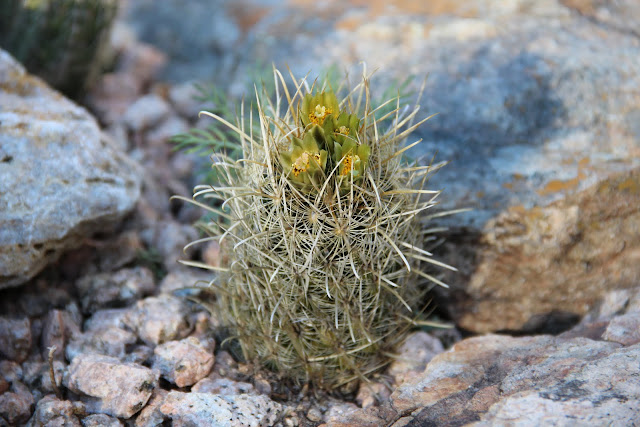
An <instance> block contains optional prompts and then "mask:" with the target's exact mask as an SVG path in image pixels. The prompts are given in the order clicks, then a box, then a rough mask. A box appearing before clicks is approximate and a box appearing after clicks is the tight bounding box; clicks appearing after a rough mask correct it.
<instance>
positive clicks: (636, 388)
mask: <svg viewBox="0 0 640 427" xmlns="http://www.w3.org/2000/svg"><path fill="white" fill-rule="evenodd" d="M638 363H640V346H638V345H635V346H633V347H628V348H624V349H619V350H617V351H614V352H612V353H611V354H609V355H608V356H606V357H603V358H600V359H599V360H596V361H594V362H593V363H590V364H588V365H587V366H585V367H584V369H580V370H578V371H577V372H572V373H570V374H569V375H567V376H566V377H565V378H562V379H561V380H560V381H558V382H557V383H556V384H554V385H553V386H552V387H548V388H544V389H542V390H536V389H535V388H534V389H533V390H526V391H520V392H518V393H514V394H513V395H511V396H509V397H507V398H504V399H502V400H501V401H500V402H498V403H496V404H495V405H493V406H492V407H491V408H490V409H489V411H488V412H487V413H486V414H485V415H484V416H482V418H481V420H480V421H479V422H477V423H474V424H473V425H474V426H492V425H497V424H502V423H513V424H518V423H522V422H527V423H531V424H540V423H545V424H547V423H548V424H552V425H560V424H572V425H604V424H618V425H632V424H633V423H634V422H635V420H637V419H638V417H639V416H640V409H639V408H640V406H639V403H640V381H639V380H638V379H637V378H634V377H633V376H628V375H626V373H627V372H633V370H634V369H637V366H638Z"/></svg>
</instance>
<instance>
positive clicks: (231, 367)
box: [213, 350, 240, 379]
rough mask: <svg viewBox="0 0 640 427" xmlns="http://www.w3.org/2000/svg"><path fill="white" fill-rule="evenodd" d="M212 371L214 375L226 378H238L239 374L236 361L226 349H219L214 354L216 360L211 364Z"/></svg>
mask: <svg viewBox="0 0 640 427" xmlns="http://www.w3.org/2000/svg"><path fill="white" fill-rule="evenodd" d="M213 372H214V373H215V374H216V375H219V376H221V377H226V378H235V379H238V378H239V377H240V374H239V372H238V363H237V362H236V361H235V359H234V358H233V356H231V354H229V352H228V351H225V350H219V351H218V353H217V354H216V361H215V363H214V365H213Z"/></svg>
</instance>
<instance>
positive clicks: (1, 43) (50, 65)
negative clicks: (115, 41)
mask: <svg viewBox="0 0 640 427" xmlns="http://www.w3.org/2000/svg"><path fill="white" fill-rule="evenodd" d="M117 9H118V0H3V1H2V2H1V4H0V47H2V48H3V49H5V50H7V51H8V52H9V53H11V54H12V55H13V56H14V57H15V58H16V59H17V60H18V61H20V62H21V63H22V64H24V66H25V67H26V68H27V69H28V70H29V71H30V72H31V73H33V74H36V75H38V76H40V77H42V78H43V79H44V80H46V81H47V82H48V83H49V84H50V85H51V86H53V87H55V88H56V89H59V90H60V91H62V92H64V93H65V94H66V95H68V96H71V97H76V96H78V95H80V94H81V93H82V92H83V90H84V89H86V87H87V85H88V84H89V83H90V82H91V81H92V80H93V79H94V78H95V77H96V76H97V75H98V73H99V71H100V67H101V62H102V60H103V59H104V58H103V57H104V56H105V55H104V51H105V48H106V46H107V45H108V43H107V42H108V38H109V34H110V30H111V26H112V23H113V20H114V18H115V16H116V13H117Z"/></svg>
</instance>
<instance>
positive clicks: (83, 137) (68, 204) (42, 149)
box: [0, 51, 140, 288]
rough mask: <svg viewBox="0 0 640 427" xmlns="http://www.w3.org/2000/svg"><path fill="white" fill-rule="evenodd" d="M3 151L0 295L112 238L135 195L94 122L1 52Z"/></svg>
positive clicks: (120, 159) (129, 166) (127, 168)
mask: <svg viewBox="0 0 640 427" xmlns="http://www.w3.org/2000/svg"><path fill="white" fill-rule="evenodd" d="M0 147H2V148H0V182H2V183H3V186H2V190H0V230H2V231H0V288H5V287H8V286H16V285H20V284H22V283H24V282H26V281H27V280H29V279H30V278H31V277H33V276H34V275H36V274H37V273H38V272H39V271H40V270H42V268H44V267H45V266H46V265H47V264H48V263H50V262H52V261H54V260H56V259H58V258H59V256H60V255H61V254H62V253H63V252H64V251H65V250H67V249H69V248H72V247H74V246H79V244H80V242H81V241H82V240H83V239H84V238H86V237H88V236H90V235H91V234H93V233H95V232H97V231H103V232H107V231H109V230H110V229H111V228H112V227H113V226H114V225H115V224H117V223H118V222H119V221H120V220H121V218H122V217H123V216H124V215H126V214H127V213H128V212H129V211H130V210H131V209H132V208H133V207H134V205H135V203H136V201H137V199H138V197H139V195H140V183H139V178H138V176H139V173H137V172H136V168H137V167H136V165H135V164H134V163H133V162H132V161H131V160H130V159H128V158H127V156H126V155H125V154H123V153H121V152H119V151H117V150H116V149H114V147H112V146H111V145H109V144H108V143H107V142H105V141H104V140H102V139H101V134H100V130H99V128H98V125H97V123H96V122H95V120H94V119H93V118H92V117H91V116H90V115H89V114H88V113H87V112H86V111H85V110H84V109H83V108H81V107H78V106H77V105H75V104H73V103H72V102H71V101H69V100H67V99H65V98H63V97H62V96H61V95H59V94H58V93H57V92H55V91H53V90H51V89H49V88H48V87H47V86H46V85H45V84H44V83H43V82H42V81H41V80H39V79H37V78H35V77H32V76H30V75H28V74H26V73H25V71H24V69H23V68H22V67H21V66H20V65H19V64H18V63H16V62H15V61H14V60H13V59H12V58H11V57H10V56H9V55H8V54H7V53H5V52H4V51H0ZM87 195H91V196H90V197H88V196H87Z"/></svg>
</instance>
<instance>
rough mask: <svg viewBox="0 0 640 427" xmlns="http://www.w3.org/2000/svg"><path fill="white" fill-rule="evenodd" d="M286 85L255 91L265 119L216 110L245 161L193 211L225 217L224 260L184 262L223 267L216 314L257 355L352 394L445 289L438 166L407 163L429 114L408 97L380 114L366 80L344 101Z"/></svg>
mask: <svg viewBox="0 0 640 427" xmlns="http://www.w3.org/2000/svg"><path fill="white" fill-rule="evenodd" d="M274 79H275V82H276V95H275V97H274V99H271V98H269V97H267V96H261V94H260V93H259V92H258V91H257V90H256V95H257V100H258V114H259V117H257V118H255V117H249V118H248V120H247V118H246V117H240V118H238V120H237V121H236V123H235V124H234V123H231V122H229V121H227V120H226V119H225V118H222V117H218V116H216V115H214V114H210V113H204V114H207V115H210V116H212V117H214V118H216V119H217V120H220V121H221V122H222V123H224V124H226V125H227V126H229V128H230V129H232V130H233V131H235V132H237V134H238V136H239V140H240V144H241V145H242V151H243V153H244V158H243V159H240V160H234V159H232V158H230V157H227V156H225V155H224V154H223V153H219V154H216V156H215V160H214V165H213V167H214V168H217V169H218V176H220V177H221V182H219V183H217V185H213V186H212V185H209V184H207V185H200V186H197V187H196V188H195V189H194V193H195V194H194V203H196V204H198V205H199V206H202V207H205V208H206V209H208V210H210V211H211V212H214V213H216V214H217V217H218V218H225V220H224V221H218V222H210V223H208V224H206V225H205V226H204V228H205V231H206V232H207V233H208V235H209V237H207V238H205V239H202V240H204V241H206V240H219V241H220V244H221V248H222V251H223V259H224V260H225V261H224V262H223V263H222V265H221V266H219V267H218V266H208V265H203V264H200V263H196V262H189V261H185V264H188V265H193V266H197V267H202V268H207V269H210V270H214V271H216V272H217V274H216V277H215V278H214V279H213V280H212V281H211V283H210V286H211V288H212V289H214V290H215V293H216V297H217V301H218V307H217V310H219V311H220V312H221V313H222V315H223V316H224V320H225V321H226V323H227V324H228V325H229V326H230V327H231V330H232V331H233V336H234V337H235V338H237V339H238V342H239V344H240V347H241V349H242V352H243V355H244V357H245V358H246V359H247V360H251V361H254V360H255V361H259V362H261V363H262V364H263V365H265V366H266V367H268V368H271V369H275V370H277V371H279V372H281V373H283V375H285V376H288V377H291V378H293V379H295V380H298V381H302V382H312V383H313V384H315V385H316V386H319V387H321V388H325V389H336V388H341V387H342V386H347V387H349V386H354V385H355V384H357V381H358V380H363V379H364V380H366V379H367V378H368V377H369V376H370V375H371V374H372V373H375V372H377V371H379V370H380V369H381V368H383V367H384V366H385V365H386V364H387V363H388V362H389V361H390V353H391V352H392V351H393V349H394V347H395V346H396V345H397V344H399V343H400V342H401V341H402V340H403V339H404V337H405V336H406V334H407V332H408V331H409V330H410V328H412V327H413V326H415V325H418V324H424V323H421V322H422V321H421V320H419V318H420V314H421V310H423V309H424V293H425V292H426V291H427V290H428V288H429V286H432V285H434V284H437V285H442V286H446V285H445V284H444V283H442V282H441V281H440V280H438V279H437V278H436V277H435V276H433V275H432V274H430V273H429V272H428V271H429V267H430V266H432V265H433V264H437V265H440V266H445V265H444V264H442V263H439V262H437V261H435V260H433V259H432V258H431V256H430V253H429V252H427V251H425V250H424V249H423V243H424V242H425V240H426V238H425V233H428V231H424V230H423V228H422V227H421V221H420V218H424V216H421V214H422V213H424V211H425V210H427V209H429V208H430V207H432V206H433V205H434V204H435V199H436V197H437V196H438V194H439V191H433V190H427V189H425V188H424V186H425V184H426V182H427V178H428V176H429V174H430V173H431V172H432V171H433V170H435V169H437V168H438V167H439V166H440V165H437V166H434V165H428V166H419V165H417V164H414V165H409V164H405V162H403V161H402V154H403V153H404V152H405V150H406V149H407V148H409V147H410V146H412V145H414V144H411V145H409V146H407V145H405V141H406V138H407V136H408V135H409V134H410V133H411V131H413V130H414V129H416V128H417V127H418V126H419V125H420V124H422V123H423V122H424V121H425V120H427V119H428V118H427V119H424V120H421V121H418V122H417V123H415V118H416V115H417V112H418V107H417V106H416V107H414V108H413V109H406V108H404V109H402V108H401V106H400V102H399V99H392V100H390V101H387V102H386V103H383V104H382V105H381V106H377V107H375V108H374V107H373V106H372V105H371V99H370V90H369V84H370V79H369V77H367V76H366V75H363V79H362V80H361V81H360V82H359V83H358V84H357V85H355V87H352V88H351V87H349V86H348V84H345V85H344V86H341V87H339V88H338V89H337V90H336V91H335V92H334V91H333V90H331V88H329V87H328V85H327V84H325V85H323V86H320V84H319V83H318V82H315V83H314V84H312V85H311V86H310V85H309V84H308V83H307V81H306V80H304V79H302V80H297V79H295V78H293V76H292V83H293V89H291V90H289V87H288V86H287V84H286V83H285V78H284V77H283V75H282V74H281V73H280V72H279V71H278V70H274ZM346 80H347V79H345V81H346ZM336 93H346V96H345V97H344V98H342V99H341V100H340V101H338V98H337V97H336ZM394 104H395V106H394ZM388 106H392V108H388ZM385 107H387V110H391V111H388V112H386V113H384V114H381V112H383V109H384V108H385ZM254 121H258V122H259V129H260V133H254V131H253V129H255V126H254ZM202 240H201V241H202ZM445 267H448V266H445ZM425 282H428V284H427V285H426V286H425ZM342 390H344V388H342Z"/></svg>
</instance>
